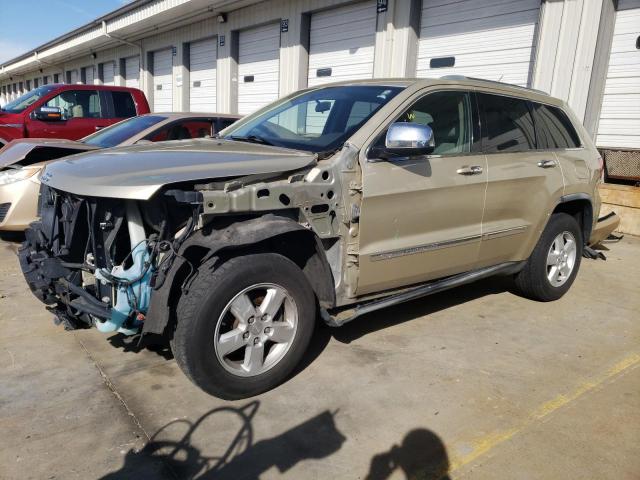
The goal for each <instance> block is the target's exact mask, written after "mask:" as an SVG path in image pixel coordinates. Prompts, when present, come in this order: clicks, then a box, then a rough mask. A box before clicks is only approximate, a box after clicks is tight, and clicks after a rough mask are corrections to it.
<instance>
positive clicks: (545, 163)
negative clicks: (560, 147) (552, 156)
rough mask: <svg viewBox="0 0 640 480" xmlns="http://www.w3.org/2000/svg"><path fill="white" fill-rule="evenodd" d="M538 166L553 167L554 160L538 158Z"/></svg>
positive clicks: (554, 164)
mask: <svg viewBox="0 0 640 480" xmlns="http://www.w3.org/2000/svg"><path fill="white" fill-rule="evenodd" d="M538 166H539V167H540V168H553V167H555V166H556V162H554V161H553V160H540V161H539V162H538Z"/></svg>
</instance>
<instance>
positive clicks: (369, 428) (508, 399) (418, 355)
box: [0, 237, 640, 480]
mask: <svg viewBox="0 0 640 480" xmlns="http://www.w3.org/2000/svg"><path fill="white" fill-rule="evenodd" d="M16 248H17V244H16V243H13V242H6V241H5V242H0V332H1V334H0V432H1V435H0V478H2V479H28V478H34V479H43V478H48V479H74V478H79V479H92V478H107V479H120V478H123V479H124V478H145V479H146V478H154V479H155V478H167V479H176V478H199V479H215V480H217V479H234V480H240V479H270V478H281V477H284V478H288V479H325V478H336V479H370V480H374V479H376V480H378V479H387V478H389V479H404V478H407V479H435V478H464V479H474V480H475V479H493V480H495V479H558V478H572V479H573V478H576V479H577V478H580V479H582V478H585V479H586V478H594V479H595V478H597V479H616V480H625V479H629V480H631V479H636V480H637V479H639V478H640V368H639V367H640V316H639V315H638V311H639V310H640V239H638V238H632V237H626V238H625V239H623V240H622V241H621V242H619V243H616V244H611V245H609V248H610V251H609V252H608V253H607V255H608V260H607V261H606V262H603V261H593V260H583V264H582V269H581V272H580V275H579V276H578V279H577V281H576V283H575V284H574V286H573V288H572V289H571V290H570V292H569V293H568V294H567V295H566V296H565V297H564V298H562V299H561V300H560V301H557V302H554V303H546V304H543V303H535V302H531V301H529V300H525V299H522V298H520V297H518V296H516V295H514V294H512V293H510V292H509V291H508V290H507V289H508V287H509V284H508V282H506V281H505V280H504V279H494V280H490V281H485V282H482V283H479V284H476V285H472V286H468V287H465V288H460V289H457V290H453V291H449V292H446V293H444V294H440V295H437V296H434V297H431V298H426V299H423V300H420V301H416V302H413V303H410V304H406V305H402V306H399V307H395V308H391V309H388V310H385V311H381V312H378V313H376V314H374V315H369V316H367V317H363V318H361V319H360V320H358V321H357V322H355V323H353V324H350V325H347V326H345V327H343V328H342V329H338V330H332V329H329V328H320V329H319V331H318V332H317V334H316V336H315V338H314V342H313V346H312V349H311V351H310V352H309V354H308V356H307V358H306V360H305V363H304V365H302V366H301V368H300V370H299V371H298V372H297V374H296V375H295V376H294V377H293V378H291V379H290V380H289V381H288V382H286V383H285V384H284V385H282V386H280V387H279V388H277V389H275V390H273V391H271V392H268V393H266V394H264V395H261V396H259V397H257V398H253V399H248V400H244V401H237V402H225V401H222V400H218V399H216V398H213V397H210V396H208V395H206V394H204V393H203V392H201V391H200V390H198V389H197V388H196V387H194V386H193V385H192V384H191V383H189V381H188V380H187V379H186V377H184V375H182V373H181V372H180V370H179V369H178V367H177V365H176V363H175V361H173V360H172V357H171V353H170V351H169V350H168V348H167V347H166V346H163V345H156V346H153V347H151V348H138V347H137V346H136V344H135V342H131V341H129V339H126V338H124V337H122V336H120V335H112V336H105V335H103V334H101V333H99V332H98V331H96V330H83V331H78V332H72V333H69V332H64V331H63V330H62V328H60V327H56V326H54V325H53V323H52V322H51V316H50V315H49V314H48V313H47V312H46V310H44V308H43V306H42V305H41V304H40V303H38V301H37V300H36V299H35V298H34V297H32V296H31V294H30V292H29V291H28V289H27V287H26V285H25V283H24V282H23V280H22V277H21V274H20V272H19V268H18V266H17V262H16V259H15V256H14V253H13V251H14V250H15V249H16Z"/></svg>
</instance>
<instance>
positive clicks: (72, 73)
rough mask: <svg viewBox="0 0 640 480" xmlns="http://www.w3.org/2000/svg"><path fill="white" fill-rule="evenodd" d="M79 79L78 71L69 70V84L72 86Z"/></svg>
mask: <svg viewBox="0 0 640 480" xmlns="http://www.w3.org/2000/svg"><path fill="white" fill-rule="evenodd" d="M79 81H80V79H79V78H78V70H71V71H70V72H69V83H70V84H72V85H74V84H76V83H78V82H79Z"/></svg>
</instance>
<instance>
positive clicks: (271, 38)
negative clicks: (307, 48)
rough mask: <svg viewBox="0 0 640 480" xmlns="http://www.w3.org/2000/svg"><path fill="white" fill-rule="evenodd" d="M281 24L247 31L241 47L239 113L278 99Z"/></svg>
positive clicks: (239, 56) (255, 108)
mask: <svg viewBox="0 0 640 480" xmlns="http://www.w3.org/2000/svg"><path fill="white" fill-rule="evenodd" d="M279 72H280V26H279V25H278V24H269V25H264V26H262V27H257V28H253V29H250V30H243V31H241V32H240V35H239V48H238V112H239V113H240V114H243V115H244V114H247V113H251V112H253V111H255V110H257V109H259V108H261V107H263V106H265V105H266V104H268V103H270V102H272V101H273V100H276V99H277V98H278V93H279V77H280V73H279Z"/></svg>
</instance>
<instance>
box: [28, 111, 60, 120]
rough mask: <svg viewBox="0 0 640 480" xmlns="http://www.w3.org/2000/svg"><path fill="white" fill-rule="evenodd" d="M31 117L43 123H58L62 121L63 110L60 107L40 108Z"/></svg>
mask: <svg viewBox="0 0 640 480" xmlns="http://www.w3.org/2000/svg"><path fill="white" fill-rule="evenodd" d="M31 116H32V117H33V118H34V119H36V120H41V121H43V122H58V121H60V120H62V109H61V108H60V107H39V108H36V109H35V110H34V111H33V113H32V114H31Z"/></svg>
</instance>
